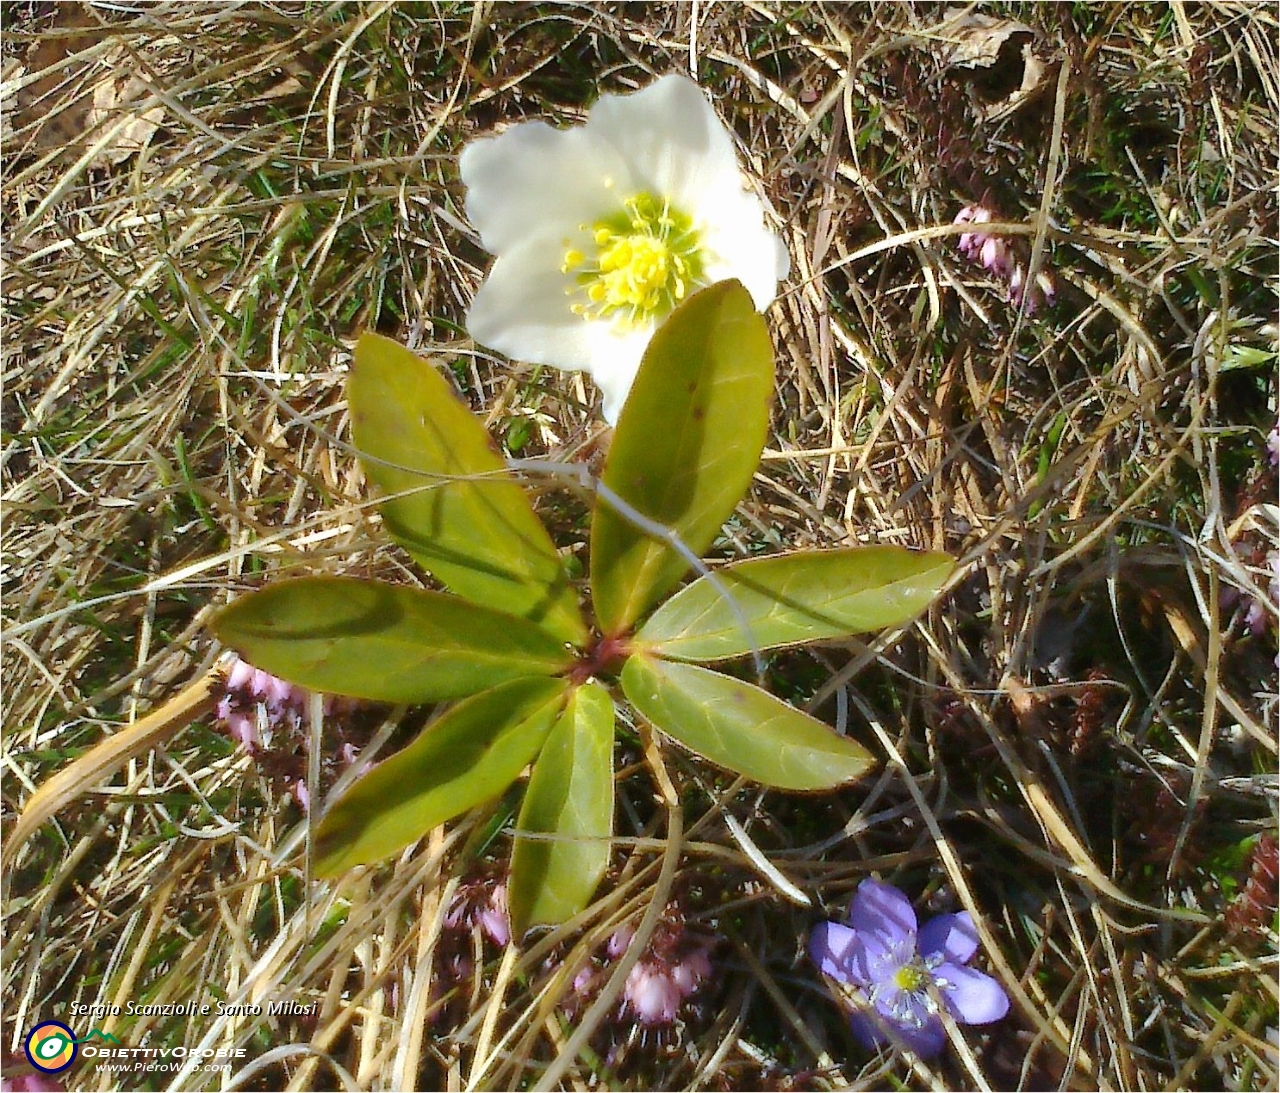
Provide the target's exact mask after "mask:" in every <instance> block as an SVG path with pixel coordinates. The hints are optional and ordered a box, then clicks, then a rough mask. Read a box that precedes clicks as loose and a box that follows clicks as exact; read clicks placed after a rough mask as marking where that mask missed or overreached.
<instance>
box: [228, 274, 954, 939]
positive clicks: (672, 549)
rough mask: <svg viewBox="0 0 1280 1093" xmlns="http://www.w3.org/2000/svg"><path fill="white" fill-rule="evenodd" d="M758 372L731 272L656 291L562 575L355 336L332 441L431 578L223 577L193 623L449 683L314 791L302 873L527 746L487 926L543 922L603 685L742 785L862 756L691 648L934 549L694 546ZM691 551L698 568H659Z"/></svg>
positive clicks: (921, 573)
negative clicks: (436, 705)
mask: <svg viewBox="0 0 1280 1093" xmlns="http://www.w3.org/2000/svg"><path fill="white" fill-rule="evenodd" d="M773 384H774V364H773V353H772V349H771V346H770V342H769V337H768V332H767V330H766V327H765V322H764V320H763V318H762V317H761V316H760V315H759V314H758V313H757V312H756V309H755V306H754V303H753V301H752V298H751V294H750V293H749V292H748V291H747V290H746V289H745V288H744V287H743V286H742V285H741V284H740V283H738V282H737V281H732V280H730V281H722V282H720V283H718V284H715V285H712V286H711V287H709V288H706V289H703V290H701V291H699V292H697V293H694V294H693V295H691V296H690V297H689V298H688V299H687V300H685V301H684V302H683V303H682V304H680V305H679V306H678V307H677V308H676V309H675V310H674V311H673V312H672V313H671V316H670V318H669V319H668V320H667V321H666V322H665V323H664V324H663V325H662V326H661V327H660V328H659V329H658V331H657V333H656V334H655V335H654V336H653V338H652V339H651V340H650V341H649V343H648V347H647V349H646V350H645V353H644V357H643V359H642V362H641V365H640V368H639V371H638V373H637V375H636V379H635V382H634V385H633V386H632V388H631V392H630V395H629V397H628V398H627V401H626V403H625V404H624V406H623V409H622V413H621V416H620V418H619V421H618V426H617V431H616V435H615V437H614V440H613V443H612V446H611V448H610V452H609V456H608V459H607V461H606V464H605V468H604V472H603V475H602V479H601V488H600V489H599V490H598V491H597V495H596V503H595V508H594V512H593V518H592V527H591V565H590V589H589V591H588V590H581V589H579V588H578V587H576V586H575V584H574V583H573V582H572V581H571V580H570V579H569V577H568V576H567V574H566V571H565V569H564V567H563V565H562V564H561V560H560V556H559V554H558V552H557V550H556V548H555V545H554V542H553V540H552V538H551V536H550V534H549V533H548V532H547V530H546V529H545V527H544V526H543V524H542V523H541V521H540V520H539V518H538V516H537V514H536V513H535V512H534V509H533V507H532V505H531V503H530V501H529V499H528V497H527V495H526V494H525V492H524V491H523V490H522V489H521V488H520V485H519V483H518V482H517V481H516V479H515V478H514V476H513V475H512V474H511V472H510V471H509V470H508V469H507V467H506V465H505V463H504V461H503V460H502V458H501V456H500V455H499V454H498V452H497V451H496V450H495V448H494V446H493V444H492V441H491V440H490V438H489V437H488V435H487V434H486V433H485V431H484V429H483V427H482V425H481V424H480V422H479V421H478V420H477V419H476V418H475V417H474V416H472V415H471V414H470V413H469V412H467V410H466V409H465V407H463V406H462V405H461V404H460V403H459V401H458V400H457V399H456V398H455V397H454V396H453V394H452V392H451V391H450V390H449V387H448V384H447V383H446V381H445V380H444V378H443V377H442V376H441V374H440V373H439V372H438V371H437V370H436V368H435V367H434V366H433V365H432V364H431V363H430V362H428V361H426V360H424V359H422V358H420V357H418V356H416V355H414V354H413V353H410V352H409V351H408V350H406V349H404V348H402V347H401V346H398V345H396V344H395V343H393V342H391V341H389V340H388V339H386V338H383V337H380V336H378V335H374V334H366V335H364V336H363V337H362V338H361V339H360V341H359V343H358V345H357V346H356V351H355V360H354V364H353V368H352V375H351V379H350V382H349V388H348V396H349V404H350V412H351V418H352V427H353V434H354V439H355V443H356V446H357V448H358V449H359V451H360V453H361V458H362V462H363V464H364V467H365V471H366V474H367V476H368V478H369V480H370V481H371V482H372V483H373V484H374V485H375V486H376V487H377V488H378V489H379V490H380V491H381V493H382V494H383V500H382V502H381V511H382V513H383V517H384V523H385V526H386V528H387V530H388V532H389V533H390V534H391V535H392V537H393V538H394V539H395V540H396V541H398V542H399V543H400V544H401V545H402V546H403V547H404V548H405V549H406V550H407V551H408V552H409V553H410V554H411V555H412V557H413V558H414V559H415V560H416V561H417V562H418V563H419V565H421V566H422V568H423V569H424V570H425V571H426V572H427V573H429V574H430V575H431V576H432V577H433V578H434V579H435V580H436V581H438V582H439V584H440V585H442V586H443V588H444V589H445V591H426V590H423V589H416V588H404V587H397V586H392V585H389V584H384V583H382V582H378V581H369V580H356V579H350V578H328V577H324V578H302V579H296V580H290V581H282V582H279V583H277V584H273V585H271V586H269V587H267V588H264V589H263V590H261V591H258V592H254V593H251V594H249V595H246V596H244V597H241V598H240V599H238V600H236V601H235V602H234V603H232V604H231V605H230V606H229V607H228V608H226V609H225V610H224V611H223V612H222V613H221V614H220V615H219V616H218V617H217V618H216V620H215V622H214V630H215V632H216V633H217V635H218V637H219V638H221V639H222V640H223V641H224V642H225V643H226V644H228V645H230V646H232V647H234V648H235V649H236V651H237V652H238V653H239V654H240V655H241V656H242V657H244V658H245V659H246V660H248V661H250V662H251V663H253V664H255V665H257V666H259V667H261V668H264V669H266V670H267V671H269V672H272V673H273V674H276V675H279V676H281V677H282V678H284V679H287V680H290V681H291V682H296V683H298V684H301V685H304V686H307V687H309V688H312V689H313V690H316V691H325V692H330V693H334V694H343V695H353V696H357V697H361V698H366V699H373V700H378V701H386V702H409V703H426V702H446V701H450V700H457V701H454V703H453V704H452V705H447V706H445V707H444V708H443V709H442V710H441V711H440V712H439V713H438V714H437V716H436V717H435V718H434V720H433V721H431V722H430V723H429V724H428V725H427V727H426V728H425V729H424V730H423V732H422V734H421V735H420V736H419V738H418V739H417V740H416V741H414V742H413V743H411V744H409V745H408V746H407V747H406V748H404V749H403V750H402V751H400V752H398V753H397V754H395V755H393V756H391V757H390V758H388V759H386V760H384V761H383V762H381V763H380V764H378V765H377V766H376V767H374V768H373V769H372V770H371V771H370V772H369V773H367V774H366V775H364V777H362V778H361V779H360V780H359V781H357V782H356V783H355V785H354V786H352V787H351V788H350V789H349V790H348V791H347V792H346V793H345V794H344V795H343V796H342V797H341V798H340V799H339V800H337V801H336V802H333V803H331V804H330V805H329V807H328V808H327V810H326V812H325V814H324V816H323V817H322V818H321V820H320V823H319V827H318V830H317V833H316V839H317V844H316V855H317V858H316V869H317V872H318V873H319V874H320V875H321V876H328V875H334V874H336V873H338V872H341V871H342V870H345V869H347V868H350V867H352V866H355V865H360V864H365V863H369V862H374V861H377V860H379V859H382V858H385V857H387V856H389V855H391V854H394V853H396V852H398V851H400V850H402V849H404V848H405V847H406V846H409V845H410V844H412V843H413V842H415V841H416V840H418V839H419V838H421V837H422V836H423V835H425V834H426V833H427V832H428V831H430V830H431V829H432V828H433V827H435V826H437V825H438V824H441V823H443V822H446V821H448V820H450V819H453V818H455V817H457V816H459V815H461V814H463V813H465V812H467V811H468V810H469V809H471V808H474V807H476V806H478V805H481V804H483V803H485V802H486V801H489V800H491V799H493V798H495V797H497V796H499V795H501V794H502V793H504V792H505V791H506V790H507V789H508V788H509V787H510V786H511V785H512V784H514V783H515V782H516V781H518V780H519V779H520V778H521V776H522V775H523V773H524V772H525V770H526V769H529V768H530V764H532V768H531V770H530V773H529V776H528V785H527V788H526V792H525V797H524V805H523V807H522V809H521V811H520V815H519V819H518V822H517V834H516V836H515V840H514V848H513V854H512V877H511V886H510V910H511V916H512V924H513V927H514V929H515V931H516V933H517V936H518V935H519V933H521V932H522V931H523V930H525V929H526V928H527V927H529V926H531V925H535V924H539V923H548V924H550V923H559V922H564V921H566V920H568V919H569V918H571V917H573V916H574V915H575V914H577V913H578V912H579V911H581V910H582V909H583V908H584V907H585V906H586V905H587V904H588V903H589V901H590V899H591V897H592V895H593V893H594V891H595V889H596V887H597V885H598V883H599V881H600V878H601V877H602V876H603V874H604V871H605V868H606V866H607V864H608V858H609V845H610V844H609V840H610V837H611V835H612V830H613V799H614V793H613V790H614V786H613V778H614V775H613V763H612V744H613V733H614V718H615V710H616V703H617V702H618V701H619V700H620V699H621V700H625V701H626V702H628V703H629V704H630V705H631V707H632V708H633V709H634V710H635V711H636V712H637V713H638V714H639V715H640V717H641V718H643V720H644V721H645V722H647V723H648V724H649V725H651V726H652V727H653V728H654V729H655V730H657V731H658V732H659V733H661V734H662V736H664V737H666V738H669V739H670V740H672V741H675V742H676V743H677V744H679V745H681V746H683V747H685V748H687V749H688V750H690V751H692V752H694V753H695V754H697V755H699V756H701V757H702V758H704V759H706V760H708V761H710V762H711V763H713V764H715V765H717V766H719V767H722V768H724V769H726V770H729V771H732V772H734V773H737V774H741V775H744V776H746V777H748V778H750V779H752V780H754V781H756V782H759V783H761V784H763V785H767V786H773V787H776V788H779V789H784V790H790V791H819V790H828V789H832V788H834V787H837V786H840V785H844V784H847V783H849V782H852V781H854V780H856V779H857V778H859V777H861V776H862V775H864V774H865V773H866V772H867V771H868V770H869V769H870V768H871V766H872V765H873V762H874V761H873V758H872V756H871V755H870V753H868V752H867V751H866V749H864V748H863V747H862V746H861V745H860V744H858V743H857V742H856V741H855V740H852V739H850V738H849V737H847V736H842V735H840V734H838V733H836V732H835V731H833V730H832V729H831V728H830V727H828V726H827V725H825V724H823V723H822V722H821V721H819V720H817V719H816V718H814V717H812V716H810V715H809V714H807V713H804V712H802V711H800V710H797V709H795V708H794V707H792V706H790V705H788V704H787V703H785V702H783V701H781V700H780V699H778V698H776V697H775V696H773V695H771V694H770V693H768V692H767V691H766V690H764V689H763V688H762V687H760V686H757V685H756V684H754V683H749V682H746V681H744V680H742V679H739V678H737V677H735V676H733V675H731V674H726V673H725V672H723V671H720V670H718V669H717V668H715V667H711V666H710V665H717V664H721V663H723V662H726V661H729V662H732V661H734V660H741V658H743V657H747V656H751V655H755V656H758V655H759V654H760V653H762V652H764V651H767V650H770V649H776V648H783V647H787V646H793V645H797V644H800V643H804V642H808V641H814V640H831V639H838V638H842V637H847V636H849V635H851V634H855V633H859V632H863V631H867V630H874V629H880V628H884V627H892V626H899V625H902V624H904V623H907V622H909V621H910V620H911V619H913V618H914V617H915V616H917V615H918V614H920V612H922V611H923V610H925V609H926V608H927V607H928V605H929V604H930V603H931V602H932V601H933V599H934V598H935V597H936V596H937V594H938V592H939V591H940V589H941V588H942V587H943V585H944V584H945V582H946V580H947V578H948V577H949V576H950V573H951V571H952V568H953V563H952V561H951V559H950V558H949V557H947V556H946V555H944V554H938V553H920V552H913V551H909V550H905V549H902V548H899V547H858V548H848V549H838V550H827V551H798V552H794V553H790V554H786V555H781V556H777V557H770V558H760V559H751V560H748V561H743V562H736V563H732V564H729V565H725V566H721V567H719V568H717V569H715V570H708V569H707V567H706V566H704V565H702V564H701V563H698V562H697V558H698V556H700V555H701V554H702V553H703V552H704V551H706V550H707V548H708V547H710V546H711V544H712V542H713V540H714V539H715V537H716V535H717V534H718V533H719V531H720V528H721V526H722V525H723V523H724V521H725V520H726V519H727V518H728V517H729V516H730V515H731V513H732V512H733V510H734V508H735V507H736V506H737V504H738V502H739V501H740V500H741V499H742V497H743V495H744V494H745V492H746V490H747V488H748V486H749V485H750V482H751V478H752V475H753V474H754V473H755V470H756V467H757V464H758V462H759V459H760V453H761V451H762V450H763V446H764V442H765V438H766V435H767V429H768V419H769V409H770V401H771V397H772V392H773ZM695 564H696V565H697V567H698V568H699V569H701V570H702V571H703V572H702V574H701V575H700V576H698V577H697V579H695V580H694V581H692V582H691V583H689V584H686V585H685V586H684V587H683V588H679V589H678V590H677V588H678V586H679V585H680V584H681V582H682V581H684V580H685V578H686V577H687V576H688V574H689V573H690V571H691V570H692V569H693V568H694V567H695ZM673 591H674V594H672V593H673ZM619 692H620V693H619Z"/></svg>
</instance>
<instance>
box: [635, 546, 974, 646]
mask: <svg viewBox="0 0 1280 1093" xmlns="http://www.w3.org/2000/svg"><path fill="white" fill-rule="evenodd" d="M954 569H955V562H954V561H953V560H952V559H951V558H950V556H948V555H946V554H941V553H937V552H929V553H924V552H917V551H912V550H906V549H905V548H903V547H896V546H871V547H850V548H846V549H842V550H824V551H800V552H798V553H796V554H784V555H781V556H779V557H776V558H753V559H751V560H749V561H745V562H736V563H734V564H733V565H729V566H726V567H725V568H723V569H719V570H716V574H715V576H716V583H718V584H720V585H721V587H722V588H723V592H722V591H721V589H720V588H717V587H716V585H715V584H713V583H712V582H711V581H709V580H708V579H707V578H706V577H700V578H699V579H698V580H696V581H694V582H693V583H692V584H691V585H689V586H688V587H686V588H682V589H681V590H680V591H679V592H677V593H676V594H675V595H674V596H672V597H671V599H669V600H668V601H667V602H666V603H664V604H663V605H662V606H661V607H659V608H658V610H657V611H655V612H654V613H653V615H652V616H651V617H650V618H649V619H648V620H647V621H646V622H645V624H644V625H643V626H642V627H641V628H640V630H639V632H638V633H637V635H636V640H637V643H638V644H639V645H640V646H642V647H643V648H645V649H647V650H648V651H651V652H654V653H657V654H658V655H659V656H664V657H672V658H674V659H676V660H702V661H711V660H725V659H727V658H729V657H740V656H744V655H745V654H747V653H750V652H751V651H752V648H753V646H754V648H755V649H757V650H760V649H773V648H777V647H779V646H783V645H798V644H800V643H802V642H806V641H818V640H822V639H826V638H839V637H847V636H848V635H849V634H860V633H865V632H866V631H868V630H881V629H883V628H885V627H887V626H899V625H901V624H902V623H904V622H907V621H909V620H910V619H913V618H915V617H916V616H917V615H918V614H920V612H921V611H923V610H924V609H925V608H926V607H928V606H929V604H930V603H932V602H933V600H934V597H936V596H937V595H938V592H939V590H940V589H941V588H942V586H943V585H944V584H945V583H946V581H947V578H948V577H949V576H950V575H951V572H952V571H953V570H954ZM724 593H727V594H728V595H729V596H731V597H732V598H733V604H736V605H737V607H738V609H739V612H740V613H741V614H740V615H739V614H738V613H735V612H734V610H733V604H731V603H730V602H729V600H727V599H726V598H725V595H724ZM743 622H745V623H746V624H747V625H748V627H749V630H744V629H743Z"/></svg>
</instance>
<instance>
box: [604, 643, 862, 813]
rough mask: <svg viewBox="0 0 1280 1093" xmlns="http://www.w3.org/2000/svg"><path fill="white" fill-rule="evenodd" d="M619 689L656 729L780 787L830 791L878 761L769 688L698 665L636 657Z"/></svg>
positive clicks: (729, 766) (625, 669)
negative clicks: (781, 699)
mask: <svg viewBox="0 0 1280 1093" xmlns="http://www.w3.org/2000/svg"><path fill="white" fill-rule="evenodd" d="M622 689H623V691H624V692H625V693H626V696H627V698H628V699H630V700H631V704H632V705H633V706H634V707H635V708H636V709H637V710H639V711H640V713H641V714H642V715H643V716H644V717H645V719H646V720H647V721H649V723H650V724H652V725H653V727H654V728H656V729H658V730H659V731H661V732H663V733H665V734H666V735H667V736H669V737H671V738H672V739H673V740H676V741H678V742H679V743H681V744H683V745H684V746H685V747H686V748H688V749H689V750H690V751H693V752H696V753H697V754H698V755H701V756H702V757H703V758H704V759H709V760H711V762H713V763H715V764H716V765H717V766H721V767H725V768H727V769H728V770H732V771H735V772H736V773H738V774H743V775H746V776H747V777H748V778H751V779H753V780H754V781H757V782H760V783H761V784H763V785H766V786H774V787H775V788H777V789H790V790H816V789H832V788H834V787H835V786H839V785H844V784H845V783H846V782H852V781H854V780H855V779H857V778H860V777H862V775H864V774H866V772H867V771H868V770H870V769H871V766H872V765H873V763H874V759H873V758H872V756H871V754H870V753H869V752H868V751H867V750H866V749H865V748H863V747H862V746H861V745H859V744H857V743H855V742H854V741H852V740H850V739H849V738H848V737H845V736H840V735H839V734H838V733H836V732H835V731H834V730H833V729H831V728H830V727H828V726H827V725H824V724H823V723H822V722H821V721H818V720H817V719H816V718H813V717H810V716H809V715H808V714H806V713H801V712H800V711H799V710H797V709H795V708H794V707H792V706H788V705H787V704H786V703H785V702H782V701H780V700H779V699H777V698H774V697H773V695H771V694H769V692H768V691H762V690H761V689H760V688H759V687H753V686H752V685H751V684H750V683H744V682H743V681H742V680H740V679H733V678H732V677H731V676H725V675H721V674H720V673H719V672H713V671H711V670H710V669H709V668H700V667H698V666H697V665H694V664H677V663H675V662H673V661H666V660H657V659H653V658H650V657H647V656H643V655H639V656H633V657H632V658H631V659H630V660H628V661H627V663H626V665H625V666H624V667H623V669H622Z"/></svg>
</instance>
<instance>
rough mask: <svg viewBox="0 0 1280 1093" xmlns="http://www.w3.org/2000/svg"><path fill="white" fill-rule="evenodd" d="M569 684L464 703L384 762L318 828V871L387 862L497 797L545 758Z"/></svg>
mask: <svg viewBox="0 0 1280 1093" xmlns="http://www.w3.org/2000/svg"><path fill="white" fill-rule="evenodd" d="M569 686H570V684H569V683H568V681H566V680H560V679H519V680H515V681H514V682H511V683H504V684H503V685H502V686H500V687H495V688H494V689H493V690H491V691H485V692H484V694H478V695H476V696H474V697H473V698H469V699H467V700H466V701H465V702H460V703H458V705H456V706H454V707H453V708H452V709H450V710H449V711H448V712H446V713H445V714H443V715H442V716H441V717H438V718H437V719H436V720H435V721H433V722H432V723H431V724H430V725H428V726H427V727H426V728H425V729H424V730H423V731H422V734H421V735H420V736H419V737H418V738H417V739H416V740H415V741H414V742H413V743H412V744H410V745H409V746H408V747H407V748H405V749H404V750H403V751H401V752H397V753H396V754H395V755H393V756H391V758H390V759H387V760H385V761H383V762H381V763H379V764H378V765H377V766H376V767H374V768H373V770H371V771H370V772H369V773H368V774H366V775H365V776H364V777H363V778H361V779H360V780H359V781H358V782H356V784H355V785H354V786H352V787H351V789H350V790H349V791H348V792H347V793H346V794H344V795H343V797H342V799H341V800H340V801H338V802H337V803H336V804H335V805H333V807H332V808H330V809H329V810H328V811H327V812H326V813H325V814H324V817H323V818H322V819H321V821H320V826H319V827H318V828H317V830H316V846H315V852H316V873H317V875H319V876H322V877H332V876H334V875H335V874H337V873H341V872H342V871H343V870H344V869H350V868H351V867H352V866H353V865H364V864H366V863H368V862H373V861H377V860H378V859H380V858H385V857H386V856H387V855H388V854H394V853H395V852H396V851H397V850H402V849H403V848H404V847H406V846H408V845H409V844H410V843H411V842H413V841H415V840H416V839H420V838H421V837H422V836H423V835H425V834H426V833H427V832H428V831H430V830H431V829H432V828H433V827H436V826H437V825H438V824H442V823H444V822H445V821H446V820H450V819H452V818H453V817H454V816H459V815H461V814H462V813H464V812H466V811H467V810H468V809H470V808H474V807H475V806H476V805H479V804H483V803H484V802H485V801H488V800H491V799H492V798H494V797H496V796H498V794H500V793H501V792H502V791H503V790H505V789H506V788H507V787H508V786H509V785H511V783H512V782H514V781H515V780H516V779H517V778H518V777H519V776H520V772H521V771H522V770H524V768H525V767H526V766H527V765H528V764H529V762H530V760H532V759H533V757H534V756H535V755H537V754H538V749H539V748H540V747H542V743H543V741H544V740H545V739H546V737H547V733H549V732H550V731H551V726H552V725H554V724H555V722H556V718H557V716H558V715H559V713H560V708H561V706H562V705H563V702H564V694H565V691H566V690H567V689H568V688H569Z"/></svg>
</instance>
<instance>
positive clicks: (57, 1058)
mask: <svg viewBox="0 0 1280 1093" xmlns="http://www.w3.org/2000/svg"><path fill="white" fill-rule="evenodd" d="M22 1046H23V1050H25V1051H26V1053H27V1061H28V1062H30V1063H31V1065H32V1066H33V1067H35V1068H36V1069H37V1070H43V1071H44V1072H45V1073H46V1074H57V1073H59V1072H60V1071H63V1070H66V1069H67V1067H69V1066H70V1065H71V1064H72V1063H74V1062H75V1061H76V1051H77V1050H78V1049H77V1046H76V1034H75V1033H74V1032H72V1031H71V1030H70V1029H69V1028H67V1026H66V1025H64V1024H63V1023H62V1022H61V1021H42V1022H41V1023H40V1024H38V1025H36V1027H35V1028H33V1029H32V1030H31V1031H30V1032H28V1033H27V1042H26V1043H25V1044H23V1045H22Z"/></svg>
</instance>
